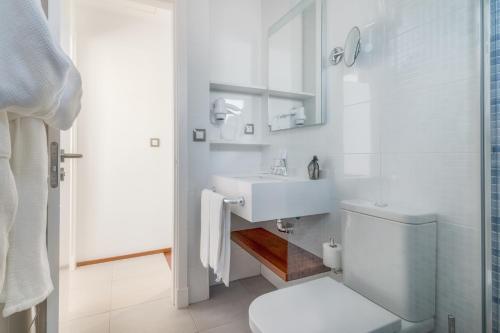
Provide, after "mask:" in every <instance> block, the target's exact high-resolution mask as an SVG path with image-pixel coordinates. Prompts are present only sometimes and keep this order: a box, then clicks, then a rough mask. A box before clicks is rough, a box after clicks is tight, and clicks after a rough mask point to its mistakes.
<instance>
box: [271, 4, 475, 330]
mask: <svg viewBox="0 0 500 333" xmlns="http://www.w3.org/2000/svg"><path fill="white" fill-rule="evenodd" d="M287 2H288V1H282V0H266V1H263V13H264V16H267V17H269V16H270V15H269V12H272V11H275V12H279V11H277V10H276V6H277V3H278V4H279V3H282V4H286V3H287ZM326 5H327V22H328V23H327V50H328V51H330V50H331V49H333V47H335V46H343V45H344V41H345V38H346V36H347V33H348V31H349V30H350V29H351V28H352V27H353V26H355V25H357V26H359V27H360V28H361V31H362V54H361V55H360V58H359V60H358V63H357V65H356V66H355V67H353V68H352V69H348V68H346V67H345V66H343V65H341V66H337V67H330V68H327V69H326V70H327V75H328V79H327V87H328V88H327V92H328V93H327V99H328V100H327V123H326V125H324V126H321V127H315V128H304V129H299V130H293V131H288V132H282V133H278V134H272V135H270V137H269V140H270V141H271V142H272V147H271V148H270V149H269V150H267V151H265V152H264V154H263V158H262V161H263V167H265V166H267V165H269V163H270V161H271V158H272V157H274V156H276V155H277V154H278V151H279V150H280V149H284V148H285V149H287V150H288V156H289V163H290V167H291V169H292V173H293V174H296V175H305V174H306V166H307V163H308V162H309V161H310V160H311V158H312V156H313V155H318V156H319V159H320V164H321V166H322V168H323V169H324V170H325V176H326V177H328V178H329V179H330V180H331V181H332V184H333V189H334V199H335V201H334V202H332V213H331V214H330V216H320V217H311V218H304V219H302V220H301V221H300V222H299V223H297V225H296V232H295V234H294V235H293V236H292V241H293V242H295V243H297V244H300V245H301V246H303V247H305V248H308V249H309V250H311V251H314V252H316V253H318V254H319V253H321V252H320V244H321V242H322V241H326V240H327V239H328V237H329V236H330V234H331V233H335V234H336V235H340V233H339V214H338V209H337V208H336V207H337V204H338V202H339V201H340V200H343V199H352V198H361V199H367V200H371V201H385V202H387V203H389V204H392V203H397V202H400V203H403V204H406V205H410V206H414V207H419V208H423V209H427V210H432V211H434V212H436V213H437V214H438V216H439V227H438V290H437V305H438V309H437V330H436V331H437V332H446V331H447V327H446V321H447V315H448V314H449V313H452V314H455V316H456V318H457V332H480V331H481V288H480V287H481V260H480V258H481V255H480V250H481V243H480V144H479V143H480V142H479V139H480V123H479V120H480V119H479V117H480V112H479V107H480V90H479V88H480V85H479V74H480V72H479V53H478V50H479V49H480V40H479V28H480V22H479V3H478V2H477V1H472V0H463V1H454V0H443V1H419V0H412V1H397V0H389V1H385V2H379V1H372V0H356V1H343V0H327V1H326ZM267 6H269V10H268V9H267V8H268V7H267ZM271 7H272V8H271ZM278 17H279V16H278ZM275 19H276V18H275ZM272 21H273V19H272V18H271V19H267V20H264V24H269V23H270V22H272ZM461 50H470V51H471V52H466V53H463V52H461Z"/></svg>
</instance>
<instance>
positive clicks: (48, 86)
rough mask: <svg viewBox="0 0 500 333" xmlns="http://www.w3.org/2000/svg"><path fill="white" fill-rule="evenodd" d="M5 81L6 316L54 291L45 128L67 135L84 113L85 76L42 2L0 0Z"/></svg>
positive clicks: (1, 110) (2, 297)
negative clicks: (49, 255) (52, 27)
mask: <svg viewBox="0 0 500 333" xmlns="http://www.w3.org/2000/svg"><path fill="white" fill-rule="evenodd" d="M0 78H2V79H1V80H0V140H2V141H1V142H0V154H2V150H4V151H3V155H5V157H4V158H1V157H0V183H1V182H5V183H6V184H8V185H9V186H5V187H4V186H2V187H0V198H3V197H6V198H8V199H9V200H12V199H13V201H12V203H11V204H3V203H2V204H0V241H1V242H2V244H1V246H0V255H3V256H5V254H4V253H2V250H4V251H5V250H7V264H6V265H5V259H4V258H2V257H0V265H1V266H0V272H1V271H2V270H6V274H5V281H4V285H3V289H2V292H1V294H0V301H1V302H3V303H5V307H4V309H3V315H4V316H9V315H11V314H13V313H15V312H19V311H23V310H26V309H29V308H30V307H32V306H34V305H36V304H38V303H40V302H42V301H43V300H44V299H45V298H46V297H47V296H48V295H49V294H50V292H51V291H52V289H53V286H52V282H51V279H50V271H49V266H48V258H47V251H46V216H47V215H46V214H47V193H48V181H47V171H48V170H47V168H48V156H47V135H46V130H45V123H46V124H48V125H50V126H53V127H55V128H59V129H67V128H69V127H70V126H71V125H72V123H73V120H74V119H75V117H76V116H77V114H78V112H79V110H80V99H81V80H80V75H79V73H78V71H77V70H76V69H75V67H74V66H73V64H72V62H71V60H70V59H69V58H68V57H67V56H66V55H65V54H64V53H63V51H62V50H61V48H60V47H59V46H58V44H57V43H55V42H54V40H53V39H52V37H51V36H50V33H49V29H48V26H47V21H46V19H45V15H44V13H43V10H42V7H41V4H40V1H39V0H1V1H0ZM6 112H7V114H8V117H9V123H10V124H9V125H10V126H9V127H10V134H9V130H8V129H7V126H5V113H6ZM44 122H45V123H44ZM9 135H10V137H11V141H12V142H11V146H12V156H11V161H10V167H11V170H12V174H13V175H14V180H15V187H14V188H13V187H12V183H11V178H9V175H10V172H11V170H9V168H8V164H7V163H4V162H2V159H5V158H8V156H9V154H10V149H9V145H8V144H7V143H6V141H7V140H8V139H6V138H7V137H8V136H9ZM0 156H1V155H0ZM16 190H17V195H18V197H19V198H18V210H17V213H16V216H15V218H14V222H13V223H12V216H11V215H12V214H11V212H12V206H14V209H15V204H16V203H15V198H16ZM11 225H12V226H11ZM9 231H10V232H9ZM7 237H8V242H7V241H6V239H7ZM7 247H8V248H7Z"/></svg>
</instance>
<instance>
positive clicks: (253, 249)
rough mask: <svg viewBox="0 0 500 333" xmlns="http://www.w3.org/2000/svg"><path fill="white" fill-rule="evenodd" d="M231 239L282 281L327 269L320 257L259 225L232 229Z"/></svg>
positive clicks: (322, 271) (323, 271)
mask: <svg viewBox="0 0 500 333" xmlns="http://www.w3.org/2000/svg"><path fill="white" fill-rule="evenodd" d="M231 240H232V241H233V242H235V243H236V244H238V245H239V246H240V247H241V248H243V249H244V250H245V251H247V252H248V253H250V254H251V255H252V256H253V257H255V258H256V259H257V260H259V261H260V262H261V263H262V264H263V265H264V266H266V267H267V268H269V269H270V270H272V271H273V272H274V273H275V274H276V275H278V276H279V277H280V278H281V279H283V280H284V281H293V280H298V279H302V278H305V277H308V276H312V275H316V274H320V273H325V272H328V271H330V268H328V267H326V266H324V265H323V259H321V258H320V257H318V256H316V255H314V254H312V253H311V252H308V251H306V250H304V249H302V248H300V247H298V246H296V245H294V244H292V243H290V242H288V241H287V240H286V239H283V238H281V237H278V236H276V235H275V234H273V233H271V232H269V231H267V230H266V229H263V228H256V229H247V230H239V231H233V232H231Z"/></svg>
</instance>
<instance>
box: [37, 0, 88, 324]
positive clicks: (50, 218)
mask: <svg viewBox="0 0 500 333" xmlns="http://www.w3.org/2000/svg"><path fill="white" fill-rule="evenodd" d="M47 2H48V13H47V14H48V19H49V26H50V29H51V31H52V33H53V36H54V38H56V39H57V40H58V41H59V40H60V38H61V30H62V27H63V25H64V24H65V23H64V22H62V18H63V17H65V15H62V13H63V11H64V10H65V8H67V7H64V3H63V2H61V1H59V0H48V1H47ZM67 3H68V2H66V5H67ZM63 46H64V45H63ZM47 134H48V140H47V141H48V142H47V144H48V150H49V163H50V165H49V198H48V211H47V251H48V257H49V263H50V270H51V276H52V282H53V284H54V291H53V292H52V293H51V294H50V296H49V298H48V299H47V302H46V304H45V306H44V307H42V308H43V311H44V312H45V311H46V313H39V315H41V316H42V318H41V320H40V321H39V323H40V326H41V327H40V329H39V330H37V332H40V333H44V332H47V333H58V332H59V309H60V304H59V302H60V290H61V288H60V278H59V276H60V274H59V272H60V269H61V266H68V265H69V266H71V258H72V255H71V254H72V249H71V247H70V244H71V242H70V241H69V240H70V235H71V232H72V230H71V227H70V225H69V223H70V221H71V216H70V214H71V211H70V207H71V205H70V203H69V202H68V199H69V198H71V197H70V196H69V195H68V193H69V191H70V182H69V181H68V180H67V179H66V181H64V180H65V173H67V172H68V169H71V166H72V165H74V162H73V161H75V160H73V158H80V157H82V156H80V155H78V154H71V149H72V146H71V143H72V142H71V140H70V138H71V134H70V132H69V131H68V132H64V133H62V132H61V131H59V130H56V129H54V128H50V127H49V128H47ZM62 161H64V163H62ZM65 169H66V172H65ZM61 222H64V223H63V224H61ZM61 233H63V234H61ZM61 236H62V237H61ZM61 258H63V259H62V260H61ZM61 261H62V262H61Z"/></svg>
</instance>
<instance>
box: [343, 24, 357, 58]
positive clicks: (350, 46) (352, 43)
mask: <svg viewBox="0 0 500 333" xmlns="http://www.w3.org/2000/svg"><path fill="white" fill-rule="evenodd" d="M359 51H361V31H360V30H359V28H358V27H354V28H352V29H351V31H349V34H348V35H347V39H346V41H345V47H344V52H345V53H344V63H345V65H346V66H347V67H352V65H354V63H355V62H356V59H357V58H358V55H359Z"/></svg>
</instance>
